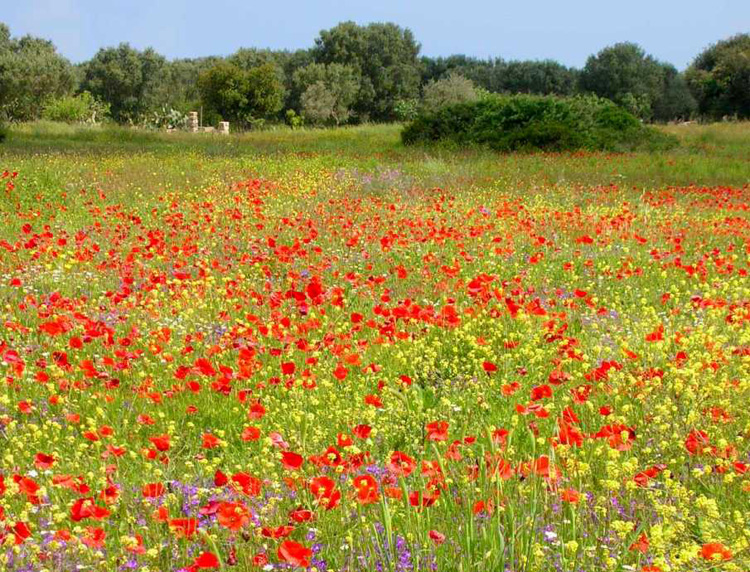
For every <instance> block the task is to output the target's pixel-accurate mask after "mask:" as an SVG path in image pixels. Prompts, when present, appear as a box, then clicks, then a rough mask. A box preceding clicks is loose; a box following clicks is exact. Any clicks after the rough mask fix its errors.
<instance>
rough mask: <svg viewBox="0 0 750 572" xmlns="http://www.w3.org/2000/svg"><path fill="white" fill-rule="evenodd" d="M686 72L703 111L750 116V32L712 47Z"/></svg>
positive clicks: (713, 115)
mask: <svg viewBox="0 0 750 572" xmlns="http://www.w3.org/2000/svg"><path fill="white" fill-rule="evenodd" d="M685 76H686V79H687V83H688V85H689V86H690V89H691V91H692V92H693V95H694V96H695V98H696V99H697V100H698V108H699V110H700V112H701V114H702V115H704V116H706V117H708V118H711V119H720V118H722V117H725V116H730V117H731V116H734V117H738V118H740V119H748V118H750V34H737V35H736V36H732V37H731V38H728V39H726V40H723V41H721V42H718V43H717V44H714V45H713V46H710V47H708V48H707V49H706V50H705V51H703V53H701V54H700V55H699V56H698V57H697V58H695V61H694V62H693V63H692V65H691V66H690V67H689V68H688V69H687V71H686V72H685Z"/></svg>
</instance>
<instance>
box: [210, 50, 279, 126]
mask: <svg viewBox="0 0 750 572" xmlns="http://www.w3.org/2000/svg"><path fill="white" fill-rule="evenodd" d="M198 89H199V90H200V94H201V100H202V101H203V103H204V104H205V105H206V106H207V107H208V108H209V111H212V112H215V113H217V114H218V115H219V116H220V117H222V118H223V119H225V120H227V121H235V122H239V123H241V124H246V123H249V122H250V121H253V120H257V119H263V118H266V117H269V116H271V115H273V114H275V113H277V112H278V111H279V110H280V109H281V107H282V105H283V96H284V86H283V84H282V83H281V80H280V79H279V77H278V72H277V68H276V66H275V65H274V64H271V63H267V64H263V65H260V66H257V67H254V68H251V69H249V70H243V69H241V68H239V67H238V66H236V65H234V64H232V63H229V62H225V61H222V62H219V63H217V64H216V65H214V66H213V67H211V68H210V69H208V70H206V71H204V72H203V73H201V75H200V77H199V78H198Z"/></svg>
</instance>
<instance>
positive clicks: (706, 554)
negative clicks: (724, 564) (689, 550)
mask: <svg viewBox="0 0 750 572" xmlns="http://www.w3.org/2000/svg"><path fill="white" fill-rule="evenodd" d="M701 556H702V557H703V558H704V559H705V560H709V561H711V562H716V561H721V560H731V559H732V551H731V550H729V548H727V547H726V546H724V545H723V544H722V543H721V542H708V543H706V544H704V545H703V546H702V547H701Z"/></svg>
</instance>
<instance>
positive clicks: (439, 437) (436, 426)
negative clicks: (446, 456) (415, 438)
mask: <svg viewBox="0 0 750 572" xmlns="http://www.w3.org/2000/svg"><path fill="white" fill-rule="evenodd" d="M427 439H428V440H429V441H447V440H448V423H447V422H446V421H433V422H432V423H428V424H427Z"/></svg>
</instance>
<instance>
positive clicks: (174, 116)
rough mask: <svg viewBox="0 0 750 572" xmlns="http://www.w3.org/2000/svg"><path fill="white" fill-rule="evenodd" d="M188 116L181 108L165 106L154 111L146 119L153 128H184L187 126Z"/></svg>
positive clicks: (146, 122) (147, 124)
mask: <svg viewBox="0 0 750 572" xmlns="http://www.w3.org/2000/svg"><path fill="white" fill-rule="evenodd" d="M187 122H188V116H187V114H186V113H183V112H182V111H180V110H179V109H174V108H173V107H168V106H166V105H165V106H163V107H162V108H161V109H159V110H157V111H152V112H151V113H150V114H149V115H148V116H147V117H146V119H145V124H146V126H147V127H151V128H153V129H184V128H185V127H187Z"/></svg>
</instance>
